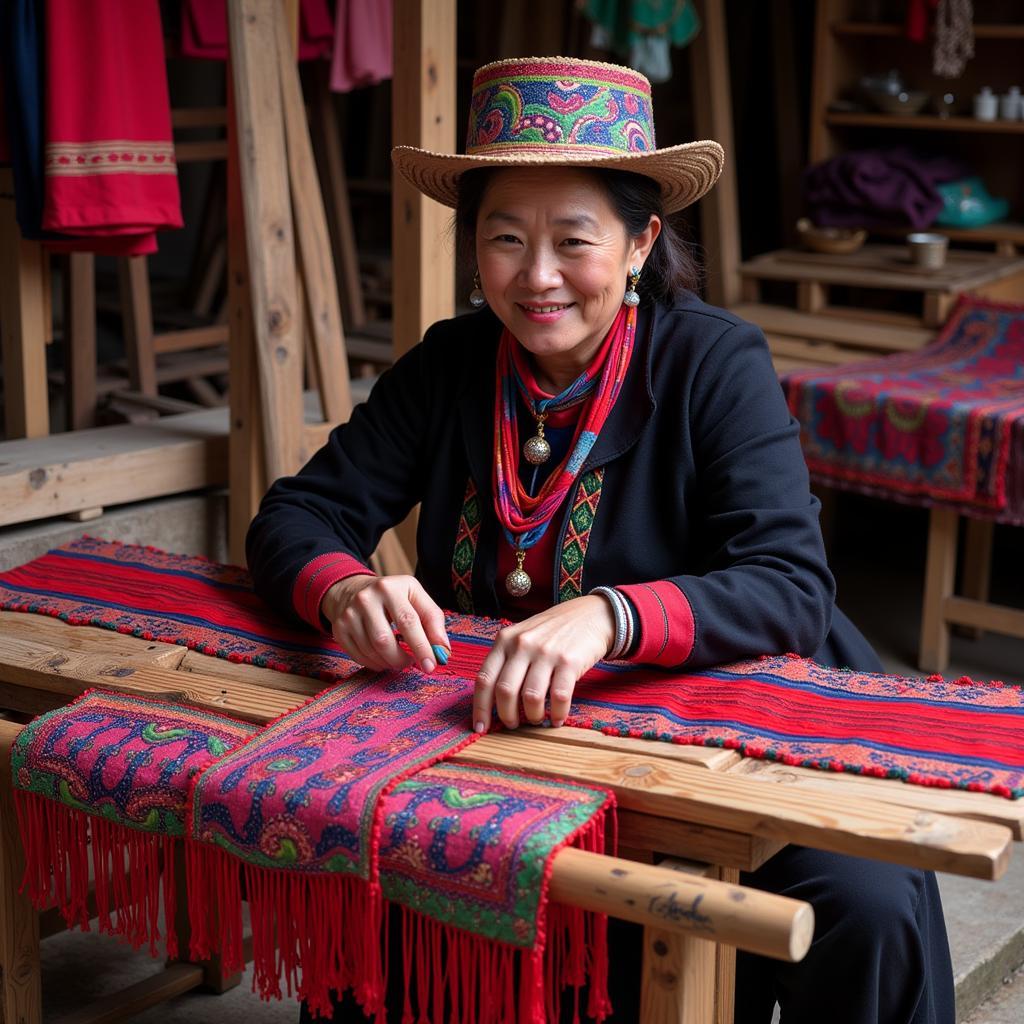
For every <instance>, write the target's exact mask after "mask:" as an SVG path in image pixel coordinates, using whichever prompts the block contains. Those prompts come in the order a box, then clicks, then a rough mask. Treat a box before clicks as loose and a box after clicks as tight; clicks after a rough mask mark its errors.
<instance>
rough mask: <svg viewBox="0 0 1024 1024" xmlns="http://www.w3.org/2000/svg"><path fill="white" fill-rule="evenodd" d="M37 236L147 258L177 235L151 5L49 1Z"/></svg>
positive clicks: (161, 65) (160, 52) (157, 30)
mask: <svg viewBox="0 0 1024 1024" xmlns="http://www.w3.org/2000/svg"><path fill="white" fill-rule="evenodd" d="M45 9H46V62H45V63H46V71H45V76H46V100H45V103H46V126H45V153H44V167H45V174H46V189H45V191H46V195H45V203H44V208H43V224H42V226H43V228H44V229H46V230H51V231H61V232H65V233H67V234H73V235H77V236H83V237H82V240H81V242H80V243H79V242H77V241H75V242H65V243H63V247H70V248H75V249H84V250H89V251H92V250H94V249H97V248H100V249H102V250H103V251H111V250H113V251H116V252H120V253H124V252H146V251H152V250H153V249H154V248H155V244H154V239H153V233H154V232H155V231H157V230H159V229H163V228H180V227H181V226H182V217H181V200H180V197H179V193H178V173H177V166H176V164H175V159H174V142H173V139H172V136H171V111H170V101H169V98H168V92H167V72H166V67H165V59H164V43H163V27H162V24H161V20H160V8H159V5H158V3H157V0H135V2H133V3H132V4H130V5H128V4H115V3H110V2H108V0H46V8H45Z"/></svg>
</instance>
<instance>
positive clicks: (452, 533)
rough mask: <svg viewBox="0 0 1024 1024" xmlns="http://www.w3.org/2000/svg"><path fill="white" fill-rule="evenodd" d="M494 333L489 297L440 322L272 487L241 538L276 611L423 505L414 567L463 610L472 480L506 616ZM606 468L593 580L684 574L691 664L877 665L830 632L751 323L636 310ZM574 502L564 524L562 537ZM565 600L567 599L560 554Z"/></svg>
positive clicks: (489, 604) (483, 574)
mask: <svg viewBox="0 0 1024 1024" xmlns="http://www.w3.org/2000/svg"><path fill="white" fill-rule="evenodd" d="M500 332H501V324H500V323H499V321H498V320H497V318H496V317H494V315H493V314H492V313H490V312H489V311H488V310H484V311H481V312H478V313H472V314H469V315H467V316H461V317H456V318H455V319H452V320H446V321H442V322H440V323H437V324H435V325H434V326H433V327H431V328H430V330H429V331H428V332H427V334H426V336H425V338H424V339H423V342H422V343H421V344H420V345H418V346H416V348H414V349H413V350H412V351H411V352H409V353H407V354H406V355H405V356H403V357H402V359H400V360H399V361H398V362H397V363H396V365H395V366H394V367H393V368H392V369H391V370H389V371H388V372H387V373H385V374H384V375H383V376H382V377H381V379H380V380H379V382H378V383H377V385H376V386H375V387H374V389H373V392H372V394H371V396H370V398H369V400H368V401H367V402H366V403H365V404H364V405H362V406H359V407H357V408H356V409H355V411H354V413H353V415H352V419H351V420H350V421H349V422H348V423H347V424H344V425H342V426H340V427H338V428H337V429H335V430H334V431H333V432H332V434H331V436H330V438H329V440H328V442H327V444H326V445H325V446H324V448H322V449H321V450H320V451H319V452H318V453H317V454H316V455H315V456H314V457H313V458H312V459H311V460H310V462H309V463H308V464H307V465H306V466H305V467H304V468H303V469H302V470H301V471H300V473H299V474H298V475H297V476H295V477H290V478H285V479H281V480H278V481H277V482H276V483H275V484H274V485H273V486H272V487H271V489H270V491H269V492H268V494H267V495H266V497H265V498H264V500H263V503H262V506H261V508H260V512H259V514H258V515H257V516H256V518H255V519H254V521H253V523H252V526H251V528H250V530H249V535H248V539H247V553H248V559H249V567H250V569H251V571H252V573H253V576H254V579H255V584H256V587H257V589H258V591H259V592H260V593H261V594H262V595H263V596H264V597H265V598H266V599H267V600H268V601H269V602H270V603H271V604H273V605H275V606H277V607H278V608H280V609H281V610H282V611H286V612H291V613H294V612H295V611H296V609H297V608H299V607H300V606H301V601H298V600H297V599H296V596H295V593H296V583H297V581H298V580H299V579H300V575H301V574H302V573H303V570H304V568H305V567H307V566H310V565H311V564H316V565H321V566H322V565H324V564H327V563H329V561H330V560H328V559H324V558H323V557H322V556H325V555H329V554H332V553H335V552H345V553H346V554H348V555H350V556H352V557H354V558H356V559H359V560H361V561H365V560H366V559H367V558H368V557H369V555H370V553H371V552H372V551H373V549H374V547H375V546H376V544H377V541H378V539H379V538H380V536H381V534H382V533H383V532H384V530H385V529H387V528H388V527H390V526H392V525H393V524H395V523H397V522H400V521H401V520H402V519H403V518H404V517H405V516H406V514H407V513H408V512H409V510H410V509H411V508H412V507H413V506H414V505H415V504H416V503H417V502H419V503H420V504H421V509H420V518H419V528H418V533H417V553H418V564H417V567H416V575H417V577H418V578H419V579H420V581H421V582H422V583H423V585H424V586H425V588H426V589H427V591H428V592H429V593H430V594H431V595H432V596H433V597H434V599H435V600H436V601H437V602H438V603H439V604H440V605H441V606H442V607H447V608H452V607H455V593H454V590H453V573H452V562H453V549H454V546H455V540H456V534H457V531H458V529H459V522H460V512H461V509H462V506H463V501H464V497H465V494H466V488H467V481H468V480H469V479H470V478H472V480H473V482H474V483H475V487H476V491H477V493H478V496H479V501H480V508H481V510H482V522H481V524H480V528H479V536H478V538H477V546H476V553H475V561H474V566H473V574H472V607H473V611H474V612H476V613H477V614H482V615H491V616H495V615H499V614H500V606H499V602H498V596H497V590H496V586H495V576H496V551H497V543H498V539H499V536H500V529H499V526H498V523H497V519H496V518H495V515H494V511H493V500H492V485H491V481H492V458H493V449H494V389H495V354H496V351H497V343H498V338H499V335H500ZM598 467H603V469H604V472H603V479H602V483H601V495H600V502H599V504H598V507H597V512H596V515H595V517H594V519H593V523H592V524H591V529H590V535H589V546H588V547H587V550H586V558H585V562H584V566H583V573H582V576H583V579H582V591H583V592H584V593H586V592H587V591H589V590H590V589H591V588H592V587H595V586H598V585H602V584H603V585H607V586H616V585H624V584H636V583H643V582H646V581H652V580H669V581H671V583H672V584H673V585H674V586H675V587H676V588H678V590H679V591H680V592H681V593H682V595H683V596H684V598H685V602H684V603H688V605H689V609H690V611H691V614H692V621H691V622H690V624H689V627H688V628H690V629H691V630H692V646H690V645H687V646H688V647H689V653H688V656H687V657H686V659H685V662H684V664H685V665H686V666H687V667H690V668H694V669H697V668H700V667H704V666H708V665H714V664H721V663H725V662H730V661H735V660H737V659H741V658H745V657H749V656H756V655H759V654H776V653H781V652H787V651H795V652H798V653H801V654H805V655H811V654H814V655H815V656H816V657H818V658H819V660H822V661H824V662H827V663H832V664H835V663H840V664H848V665H851V667H858V668H862V669H877V668H878V663H877V659H875V657H874V655H873V652H871V650H870V648H869V647H868V645H867V644H866V642H865V641H864V640H863V638H861V637H860V636H859V634H857V632H856V630H855V629H854V628H853V626H852V625H851V624H850V623H849V621H848V620H846V619H845V618H843V617H842V616H838V617H837V619H836V629H835V631H834V635H833V636H832V637H831V638H829V636H828V635H829V630H830V624H831V623H832V620H833V615H834V605H833V601H834V594H835V585H834V582H833V579H832V575H831V573H830V572H829V569H828V566H827V564H826V560H825V552H824V548H823V545H822V539H821V532H820V529H819V525H818V511H819V504H818V501H817V499H816V498H814V497H813V496H812V495H811V493H810V491H809V489H808V475H807V470H806V467H805V465H804V460H803V455H802V453H801V450H800V444H799V429H798V426H797V424H796V422H795V420H793V419H792V417H791V416H790V414H789V411H788V409H787V407H786V402H785V400H784V398H783V394H782V390H781V388H780V386H779V383H778V379H777V377H776V374H775V371H774V369H773V367H772V364H771V360H770V357H769V353H768V348H767V345H766V343H765V340H764V337H763V335H762V333H761V331H760V330H759V329H758V328H757V327H755V326H753V325H752V324H749V323H746V322H744V321H742V320H740V319H739V318H737V317H736V316H733V315H732V314H731V313H728V312H726V311H724V310H721V309H717V308H715V307H713V306H709V305H706V304H705V303H703V302H701V301H700V300H699V299H697V298H696V297H695V296H692V295H686V296H684V297H682V298H680V299H679V300H677V301H676V302H674V303H673V304H671V305H666V306H658V307H654V308H652V307H650V306H648V307H647V308H646V309H645V308H644V307H643V306H641V307H640V311H639V319H638V324H637V336H636V348H635V350H634V353H633V357H632V361H631V363H630V366H629V370H628V372H627V376H626V380H625V383H624V385H623V389H622V393H621V394H620V396H619V399H618V401H617V403H616V405H615V408H614V409H613V410H612V412H611V414H610V416H609V418H608V420H607V422H606V424H605V426H604V428H603V430H602V431H601V434H600V436H599V438H598V440H597V442H596V443H595V444H594V446H593V448H592V450H591V451H590V453H589V455H588V457H587V460H586V463H585V465H584V472H586V471H587V470H588V469H595V468H598ZM570 505H571V501H570V502H567V503H566V505H565V506H564V507H563V508H562V509H561V510H560V512H559V517H558V518H556V521H555V522H554V523H553V524H552V527H551V529H558V530H559V531H560V533H559V544H558V550H561V538H562V537H563V536H564V534H565V531H566V528H567V521H568V517H569V512H570V511H571V509H570V507H569V506H570ZM328 568H330V567H329V566H328ZM339 578H340V577H339ZM320 582H321V583H322V582H323V579H322V578H321V581H320ZM307 590H308V588H307ZM319 592H320V593H322V590H321V591H319ZM551 593H552V603H554V602H555V601H556V600H558V566H557V564H556V566H555V567H554V572H553V576H552V580H551ZM300 610H301V609H300ZM305 617H306V618H309V615H308V614H307V615H306V616H305ZM314 621H315V620H314ZM827 639H829V641H830V642H828V643H826V640H827ZM676 649H677V650H678V647H677V648H676Z"/></svg>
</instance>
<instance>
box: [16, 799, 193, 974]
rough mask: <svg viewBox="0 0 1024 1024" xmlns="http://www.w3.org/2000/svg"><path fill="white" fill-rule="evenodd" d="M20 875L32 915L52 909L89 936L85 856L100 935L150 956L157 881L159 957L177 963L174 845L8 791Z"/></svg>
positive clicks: (153, 949) (156, 836) (153, 953)
mask: <svg viewBox="0 0 1024 1024" xmlns="http://www.w3.org/2000/svg"><path fill="white" fill-rule="evenodd" d="M13 792H14V807H15V810H16V812H17V815H18V826H19V829H20V831H21V840H22V845H23V846H24V849H25V875H24V878H23V879H22V883H21V891H22V892H25V893H27V895H28V897H29V900H30V901H31V902H32V905H33V906H34V907H35V908H36V909H38V910H44V909H46V908H48V907H53V906H56V907H59V908H60V911H61V914H62V915H63V917H64V920H65V921H66V922H67V924H68V927H69V928H73V927H74V926H75V925H76V924H77V925H78V926H79V927H80V928H81V929H82V931H89V878H90V856H89V853H90V850H91V851H92V858H91V861H92V877H93V878H94V879H95V898H96V917H97V927H98V929H99V931H100V932H103V933H105V934H107V935H118V936H121V937H122V938H124V939H126V940H127V941H128V942H130V943H131V945H132V946H133V947H134V948H135V949H139V948H141V947H142V946H144V945H146V944H148V946H149V952H150V955H151V956H154V957H155V956H156V955H157V943H158V942H159V940H160V930H159V926H158V918H159V910H160V892H161V879H162V880H163V886H162V888H163V906H164V922H165V928H166V933H167V935H166V953H167V956H168V957H169V958H170V959H172V960H173V959H175V958H176V957H177V955H178V938H177V934H176V932H175V928H174V913H175V886H174V840H173V839H172V838H171V837H170V836H166V835H161V834H157V833H153V832H140V831H138V830H137V829H133V828H128V827H127V826H125V825H120V824H117V823H116V822H112V821H108V820H107V819H106V818H99V817H94V816H92V815H89V814H85V813H84V812H82V811H79V810H75V809H73V808H71V807H68V806H66V805H65V804H62V803H59V802H57V801H55V800H49V799H47V798H46V797H43V796H40V795H39V794H38V793H27V792H25V791H24V790H21V789H15V790H14V791H13Z"/></svg>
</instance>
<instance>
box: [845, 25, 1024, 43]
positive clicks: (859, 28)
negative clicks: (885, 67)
mask: <svg viewBox="0 0 1024 1024" xmlns="http://www.w3.org/2000/svg"><path fill="white" fill-rule="evenodd" d="M831 28H832V34H833V35H837V36H888V37H891V38H896V37H902V36H903V25H902V24H888V23H883V22H870V21H837V22H833V23H832V26H831ZM974 38H975V39H1024V25H1019V24H991V25H975V26H974Z"/></svg>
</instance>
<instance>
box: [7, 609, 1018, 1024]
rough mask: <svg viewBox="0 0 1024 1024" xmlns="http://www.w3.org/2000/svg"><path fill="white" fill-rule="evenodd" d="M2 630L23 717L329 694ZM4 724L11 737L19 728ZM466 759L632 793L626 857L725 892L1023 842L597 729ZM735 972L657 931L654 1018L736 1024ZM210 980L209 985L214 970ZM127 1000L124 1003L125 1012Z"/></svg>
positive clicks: (1013, 832)
mask: <svg viewBox="0 0 1024 1024" xmlns="http://www.w3.org/2000/svg"><path fill="white" fill-rule="evenodd" d="M0 636H2V637H3V639H2V641H0V708H7V709H10V711H11V712H12V713H13V714H14V715H15V716H17V715H19V714H36V713H39V712H41V711H45V710H48V709H50V708H53V707H57V706H60V705H62V704H64V703H67V702H68V701H69V700H70V699H72V698H74V697H75V696H77V695H78V694H80V693H81V692H83V691H84V690H86V689H88V688H89V687H92V686H104V687H107V688H111V689H122V690H125V691H129V692H134V693H144V694H148V695H155V696H159V697H161V698H163V699H170V700H178V701H182V702H187V703H190V704H196V705H199V706H202V707H207V708H210V709H213V710H219V711H223V712H225V713H228V714H231V715H235V716H238V717H242V718H246V719H248V720H251V721H255V722H266V721H268V720H270V719H271V718H274V717H277V716H278V715H280V714H282V713H283V712H285V711H287V710H288V709H290V708H292V707H294V706H296V705H297V704H298V703H299V702H301V701H302V700H304V699H306V698H307V697H309V696H311V695H312V694H314V693H316V692H317V691H319V690H320V689H322V686H323V684H322V683H320V682H319V681H317V680H312V679H307V678H305V677H301V676H295V675H288V674H285V673H280V672H274V671H272V670H270V669H262V668H258V667H255V666H247V665H236V664H233V663H231V662H228V661H223V660H219V659H216V658H211V657H207V656H204V655H200V654H196V653H194V652H191V651H187V650H186V649H185V648H183V647H178V646H174V645H167V644H158V643H153V642H148V641H144V640H137V639H133V638H131V637H125V636H122V635H120V634H116V633H111V632H109V631H106V630H100V629H92V628H89V627H71V626H67V625H65V624H63V623H61V622H59V621H57V620H54V619H49V618H46V617H44V616H40V615H25V614H18V613H11V612H0ZM0 726H6V728H7V731H8V733H9V732H11V731H12V730H13V731H16V730H17V728H18V726H17V724H16V723H9V724H8V723H0ZM2 731H3V730H2V729H0V733H2ZM456 759H463V760H472V761H475V762H478V763H480V762H483V763H488V764H493V765H497V766H501V767H507V768H510V769H523V770H526V771H530V772H535V773H540V774H547V775H565V776H571V777H572V778H574V779H576V780H578V781H580V782H593V783H597V784H600V785H602V786H606V787H608V788H610V789H612V790H613V791H614V792H615V793H616V796H617V798H618V802H619V808H620V811H619V834H620V845H621V847H622V848H623V850H624V852H626V851H628V853H629V855H631V856H632V857H634V858H635V859H638V860H648V861H650V860H652V859H653V857H654V855H655V854H659V855H668V856H669V857H672V858H683V859H684V862H685V863H680V865H679V866H680V867H682V868H684V869H686V868H687V867H688V868H689V870H692V871H697V872H698V873H700V874H703V875H704V876H705V877H709V878H717V879H720V880H722V881H725V882H735V881H736V880H737V879H738V875H739V872H740V871H741V870H752V869H754V868H757V867H758V866H760V865H761V864H763V863H764V862H765V861H766V860H767V859H768V858H769V857H771V856H772V855H773V854H774V853H775V852H777V851H778V850H779V849H781V848H782V846H783V845H785V844H786V843H787V842H799V843H802V844H804V845H808V846H813V847H818V848H820V849H825V850H832V851H835V852H839V853H847V854H854V855H858V856H865V857H874V858H876V859H879V860H886V861H894V862H897V863H902V864H906V865H909V866H913V867H920V868H930V869H934V870H939V871H947V872H952V873H956V874H963V875H969V876H971V877H974V878H984V879H995V878H998V877H999V876H1000V875H1001V874H1002V873H1003V871H1004V870H1005V868H1006V864H1007V860H1008V856H1009V850H1010V843H1011V842H1012V841H1013V840H1015V839H1016V840H1019V839H1021V837H1022V836H1024V801H1019V802H1016V803H1015V802H1011V801H1009V800H1004V799H1002V798H999V797H994V796H988V795H986V794H974V793H950V792H948V791H943V790H933V789H926V788H923V787H919V786H909V785H904V784H902V783H896V782H887V781H882V780H877V779H865V778H859V777H853V776H847V775H833V774H826V773H824V772H816V771H811V770H808V769H799V768H791V767H787V766H782V765H777V764H773V763H768V762H761V761H752V760H747V759H743V758H740V757H739V755H737V754H736V753H735V752H733V751H728V750H722V749H717V748H703V747H687V746H677V745H673V744H666V743H657V742H649V741H644V740H632V739H621V738H615V737H607V736H604V735H602V734H600V733H596V732H591V731H588V730H578V729H569V728H563V729H559V730H548V729H520V730H518V731H517V732H515V733H499V734H494V735H488V736H485V737H482V738H481V739H480V740H478V741H477V742H475V743H474V744H472V745H471V747H470V748H468V749H466V750H465V751H464V752H463V753H460V754H458V755H456ZM2 768H3V766H0V770H2ZM9 803H10V797H9V779H4V780H0V814H3V813H4V808H5V807H6V808H7V810H8V812H9ZM19 856H20V844H19V843H18V842H17V838H16V836H15V835H13V834H12V831H11V830H10V829H4V831H3V834H2V836H0V890H2V892H3V893H4V898H3V904H2V915H0V956H2V958H3V959H2V962H3V964H5V965H6V966H7V970H5V972H4V977H3V991H2V993H0V995H2V999H3V1010H4V1016H3V1019H4V1020H7V1021H19V1022H24V1024H37V1022H38V1021H39V1020H40V1019H41V1017H40V1010H39V1004H38V1000H39V994H38V992H39V988H38V986H39V980H38V970H39V964H38V936H39V934H40V932H39V929H40V918H41V917H43V918H45V915H39V914H36V913H35V912H33V911H32V910H31V908H30V907H29V906H28V905H27V903H26V902H25V901H24V900H23V899H22V898H20V897H18V896H17V894H16V889H17V881H18V875H19V873H20V868H19V864H18V861H19ZM693 862H699V864H700V865H702V866H699V867H693ZM555 895H556V898H558V897H557V894H555ZM624 916H625V915H624ZM45 925H46V922H45V921H44V922H43V928H44V931H45ZM734 963H735V960H734V950H733V949H731V948H730V947H727V946H724V945H719V946H716V945H715V944H713V943H711V942H708V941H705V940H702V939H699V938H694V937H693V936H691V935H682V934H679V933H677V932H669V931H665V932H659V931H658V930H657V929H655V928H647V929H645V958H644V985H643V1006H642V1014H643V1017H642V1019H643V1020H644V1021H645V1022H652V1024H653V1022H666V1024H667V1022H672V1024H727V1022H728V1021H731V1019H732V987H733V977H734V975H733V971H734ZM205 970H206V973H207V976H208V980H211V972H210V968H209V966H207V968H205ZM203 972H204V968H203V967H202V966H197V965H191V964H177V965H174V966H173V967H172V968H169V969H168V970H167V971H164V972H163V973H162V974H161V975H158V976H157V978H156V979H149V980H147V982H145V983H141V985H140V986H136V988H140V989H143V990H144V991H140V992H137V993H135V995H134V997H132V998H134V1001H133V1002H130V1006H131V1007H132V1009H133V1012H139V1011H140V1009H141V1008H143V1007H144V1006H146V1005H151V1004H152V1003H153V1002H155V1001H157V998H154V993H155V992H156V989H157V988H158V987H159V986H161V985H163V986H166V985H168V984H170V985H177V986H178V990H179V991H181V990H187V989H188V988H190V987H194V986H195V985H196V984H198V983H199V982H201V981H202V976H203ZM213 974H215V972H213ZM161 979H162V981H161ZM212 980H214V981H215V982H216V978H215V977H214V978H212ZM162 997H163V996H160V997H158V998H162ZM125 998H129V997H126V996H125V994H124V993H122V994H121V999H122V1002H121V1003H119V1004H118V1008H119V1011H120V1012H121V1013H122V1014H123V1008H124V1006H125V1005H127V1004H125V1003H124V999H125ZM147 999H148V1001H147ZM83 1019H84V1018H83ZM90 1019H95V1018H90ZM102 1019H104V1020H114V1019H118V1016H117V1015H116V1014H115V1015H114V1016H104V1017H103V1018H102Z"/></svg>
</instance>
